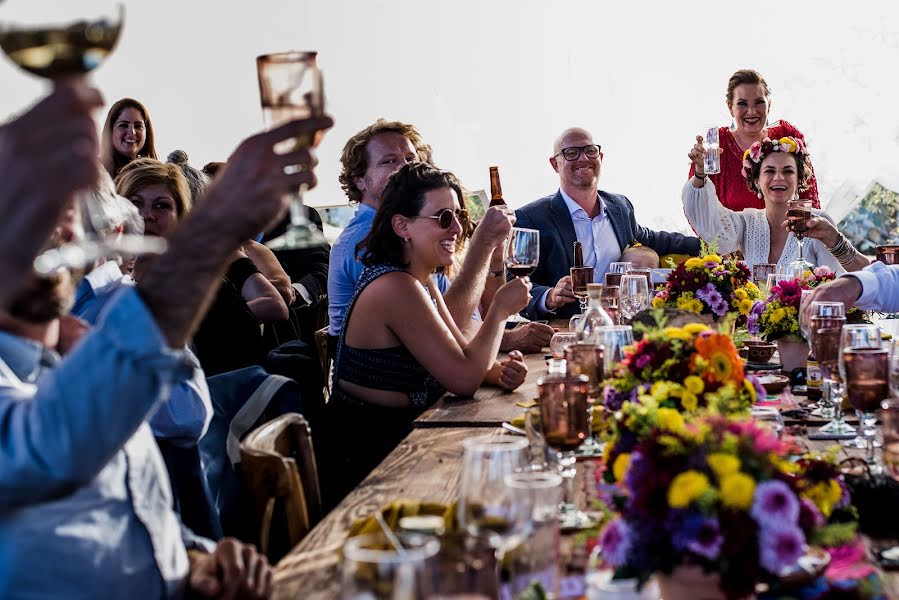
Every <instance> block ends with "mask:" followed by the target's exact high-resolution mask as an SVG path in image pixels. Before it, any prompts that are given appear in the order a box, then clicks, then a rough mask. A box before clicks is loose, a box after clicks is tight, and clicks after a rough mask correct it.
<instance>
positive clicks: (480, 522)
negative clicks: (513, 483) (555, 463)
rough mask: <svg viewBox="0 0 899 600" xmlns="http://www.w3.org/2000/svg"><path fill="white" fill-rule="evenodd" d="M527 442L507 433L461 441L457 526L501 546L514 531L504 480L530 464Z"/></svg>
mask: <svg viewBox="0 0 899 600" xmlns="http://www.w3.org/2000/svg"><path fill="white" fill-rule="evenodd" d="M527 446H528V441H527V440H526V439H524V438H520V437H511V436H502V437H498V436H491V435H487V436H478V437H471V438H467V439H466V440H464V441H463V442H462V449H463V450H462V474H461V478H460V481H459V503H458V513H457V517H458V519H459V526H460V527H461V528H462V529H464V530H465V531H467V532H468V533H470V534H472V535H487V536H489V537H490V539H491V543H492V544H493V546H494V547H495V548H501V547H502V546H503V544H504V543H505V542H506V540H507V539H508V538H509V537H510V536H512V535H513V534H514V533H515V531H514V528H513V526H514V520H513V516H514V515H513V514H512V510H513V507H512V505H511V500H512V499H511V498H509V494H508V491H507V489H506V486H505V483H504V480H505V477H506V475H509V474H510V473H515V472H516V471H520V470H522V469H523V468H525V467H526V466H527V465H528V464H530V457H529V456H528V452H527Z"/></svg>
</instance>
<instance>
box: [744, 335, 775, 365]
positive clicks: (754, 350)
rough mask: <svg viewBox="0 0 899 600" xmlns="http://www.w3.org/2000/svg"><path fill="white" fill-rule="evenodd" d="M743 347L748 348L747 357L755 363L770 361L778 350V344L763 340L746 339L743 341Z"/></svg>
mask: <svg viewBox="0 0 899 600" xmlns="http://www.w3.org/2000/svg"><path fill="white" fill-rule="evenodd" d="M743 347H744V348H746V349H747V350H746V352H747V354H746V359H747V360H748V361H749V362H751V363H755V364H766V363H768V361H770V360H771V357H772V356H774V351H775V350H777V344H772V343H770V342H763V341H761V340H746V341H745V342H743Z"/></svg>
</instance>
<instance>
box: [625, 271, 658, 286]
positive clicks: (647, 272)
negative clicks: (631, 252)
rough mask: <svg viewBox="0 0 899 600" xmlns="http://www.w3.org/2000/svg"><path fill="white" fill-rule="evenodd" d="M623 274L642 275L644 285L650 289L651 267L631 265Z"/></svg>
mask: <svg viewBox="0 0 899 600" xmlns="http://www.w3.org/2000/svg"><path fill="white" fill-rule="evenodd" d="M625 275H643V276H644V277H646V287H647V289H649V290H652V269H648V268H642V267H631V268H630V269H628V270H627V273H625Z"/></svg>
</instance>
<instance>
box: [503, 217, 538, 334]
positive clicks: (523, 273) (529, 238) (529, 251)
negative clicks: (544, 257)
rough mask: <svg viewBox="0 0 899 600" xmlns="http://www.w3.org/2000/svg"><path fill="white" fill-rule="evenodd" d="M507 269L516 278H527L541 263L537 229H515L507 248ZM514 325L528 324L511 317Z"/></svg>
mask: <svg viewBox="0 0 899 600" xmlns="http://www.w3.org/2000/svg"><path fill="white" fill-rule="evenodd" d="M505 263H506V269H507V270H508V271H509V272H510V273H512V275H514V276H515V277H527V276H529V275H530V274H531V273H533V272H534V269H536V268H537V265H538V264H539V263H540V232H539V231H537V230H536V229H525V228H524V227H513V228H512V235H511V236H510V237H509V244H508V246H507V248H506V258H505ZM508 321H510V322H512V323H527V321H528V320H527V319H525V318H524V317H522V316H520V315H511V316H510V317H509V318H508Z"/></svg>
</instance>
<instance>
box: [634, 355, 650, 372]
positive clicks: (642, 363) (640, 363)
mask: <svg viewBox="0 0 899 600" xmlns="http://www.w3.org/2000/svg"><path fill="white" fill-rule="evenodd" d="M651 361H652V357H651V356H650V355H648V354H641V355H640V356H638V357H637V360H635V361H634V366H635V367H637V368H638V369H640V370H643V369H645V368H646V366H647V365H649V363H650V362H651Z"/></svg>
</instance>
